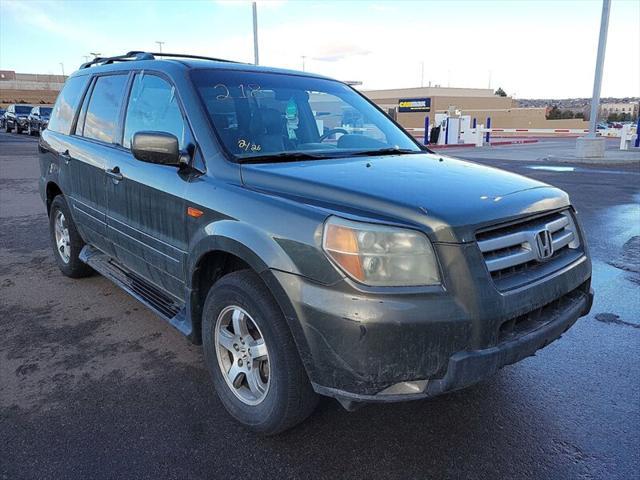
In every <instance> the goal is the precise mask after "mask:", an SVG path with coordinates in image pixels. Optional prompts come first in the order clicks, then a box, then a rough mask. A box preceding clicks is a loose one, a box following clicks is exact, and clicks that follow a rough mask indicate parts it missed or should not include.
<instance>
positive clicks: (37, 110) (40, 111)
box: [27, 107, 52, 135]
mask: <svg viewBox="0 0 640 480" xmlns="http://www.w3.org/2000/svg"><path fill="white" fill-rule="evenodd" d="M51 110H52V107H33V108H32V109H31V112H30V113H29V116H28V117H27V133H28V134H29V135H40V133H42V130H44V129H45V128H47V125H48V124H49V116H50V115H51Z"/></svg>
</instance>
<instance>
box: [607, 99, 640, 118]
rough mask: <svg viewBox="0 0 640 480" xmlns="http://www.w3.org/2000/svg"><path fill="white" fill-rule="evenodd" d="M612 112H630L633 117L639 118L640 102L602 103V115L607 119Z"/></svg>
mask: <svg viewBox="0 0 640 480" xmlns="http://www.w3.org/2000/svg"><path fill="white" fill-rule="evenodd" d="M612 113H617V114H621V113H625V114H629V115H630V116H631V118H638V102H626V103H601V104H600V117H601V118H604V119H606V118H607V117H608V116H609V115H611V114H612Z"/></svg>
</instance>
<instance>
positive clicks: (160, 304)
mask: <svg viewBox="0 0 640 480" xmlns="http://www.w3.org/2000/svg"><path fill="white" fill-rule="evenodd" d="M79 256H80V260H82V261H83V262H84V263H86V264H87V265H89V266H90V267H91V268H93V269H94V270H95V271H96V272H98V273H99V274H100V275H102V276H104V277H106V278H108V279H109V280H111V281H112V282H113V283H115V284H116V285H118V286H119V287H120V288H122V289H123V290H124V291H125V292H127V293H128V294H129V295H131V296H132V297H134V298H135V299H137V300H139V301H140V302H142V303H143V304H144V305H146V306H147V307H149V308H150V309H151V310H153V311H154V312H156V313H157V314H158V315H160V316H161V317H162V318H164V319H165V320H166V321H168V322H169V323H171V325H173V326H174V327H176V328H177V329H178V330H180V331H181V332H182V333H183V334H184V335H187V336H188V335H190V334H191V330H192V328H191V322H189V321H187V316H186V306H185V304H184V302H179V301H177V300H176V299H175V298H173V297H172V296H170V295H168V294H167V293H166V292H164V291H162V290H161V289H160V288H158V287H156V286H155V285H153V284H152V283H150V282H148V281H147V280H145V279H144V278H142V277H141V276H140V275H138V274H136V273H134V272H132V271H131V270H129V269H128V268H127V267H125V266H124V265H122V264H120V263H118V261H117V260H114V259H113V258H111V257H109V256H107V255H106V254H104V253H102V252H101V251H100V250H98V249H97V248H94V247H91V246H89V245H85V246H84V247H83V248H82V251H81V252H80V255H79Z"/></svg>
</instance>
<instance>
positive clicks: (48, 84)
mask: <svg viewBox="0 0 640 480" xmlns="http://www.w3.org/2000/svg"><path fill="white" fill-rule="evenodd" d="M66 80H67V77H66V76H63V75H40V74H37V73H16V72H14V71H13V70H0V106H2V107H6V106H7V105H9V104H11V103H29V104H32V105H38V104H52V103H54V102H55V100H56V97H57V96H58V93H59V92H60V90H61V89H62V86H63V85H64V82H65V81H66Z"/></svg>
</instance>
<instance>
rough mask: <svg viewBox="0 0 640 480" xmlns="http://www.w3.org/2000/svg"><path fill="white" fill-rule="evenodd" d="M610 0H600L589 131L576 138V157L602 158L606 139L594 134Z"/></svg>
mask: <svg viewBox="0 0 640 480" xmlns="http://www.w3.org/2000/svg"><path fill="white" fill-rule="evenodd" d="M610 10H611V0H602V16H601V18H600V39H599V40H598V56H597V58H596V73H595V77H594V79H593V96H592V97H591V116H590V117H589V133H588V134H587V136H585V137H578V139H577V140H576V157H579V158H604V156H605V150H606V140H605V138H604V137H597V136H596V125H597V123H598V111H599V110H600V87H602V68H603V66H604V52H605V49H606V47H607V30H608V29H609V11H610Z"/></svg>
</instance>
